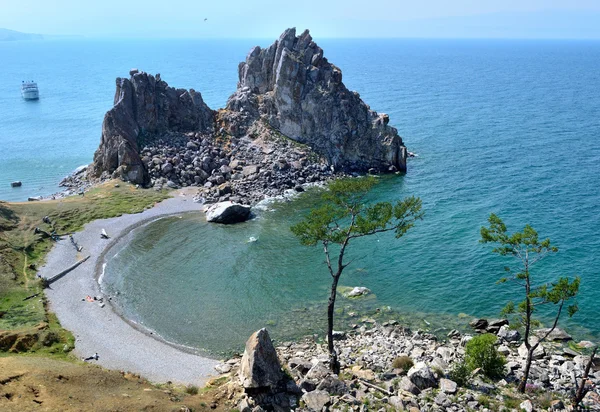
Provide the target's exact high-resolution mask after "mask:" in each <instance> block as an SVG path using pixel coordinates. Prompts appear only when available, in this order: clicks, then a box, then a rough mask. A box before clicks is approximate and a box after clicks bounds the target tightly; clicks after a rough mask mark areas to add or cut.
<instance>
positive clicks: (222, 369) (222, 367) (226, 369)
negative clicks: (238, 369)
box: [215, 363, 231, 373]
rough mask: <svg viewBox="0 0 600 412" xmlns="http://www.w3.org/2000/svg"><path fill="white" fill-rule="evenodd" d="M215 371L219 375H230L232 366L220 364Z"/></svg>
mask: <svg viewBox="0 0 600 412" xmlns="http://www.w3.org/2000/svg"><path fill="white" fill-rule="evenodd" d="M215 370H216V371H217V372H219V373H229V372H231V365H228V364H227V363H219V364H218V365H217V366H215Z"/></svg>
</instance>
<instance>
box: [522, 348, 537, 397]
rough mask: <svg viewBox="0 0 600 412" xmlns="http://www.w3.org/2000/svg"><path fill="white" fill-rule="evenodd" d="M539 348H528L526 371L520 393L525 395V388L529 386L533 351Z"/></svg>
mask: <svg viewBox="0 0 600 412" xmlns="http://www.w3.org/2000/svg"><path fill="white" fill-rule="evenodd" d="M535 348H537V345H534V346H532V347H531V348H527V361H526V363H525V371H524V372H523V378H522V379H521V383H519V392H521V393H525V387H526V385H527V379H529V370H530V369H531V358H532V356H533V351H534V350H535Z"/></svg>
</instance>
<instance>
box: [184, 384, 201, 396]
mask: <svg viewBox="0 0 600 412" xmlns="http://www.w3.org/2000/svg"><path fill="white" fill-rule="evenodd" d="M185 393H187V394H188V395H198V387H197V386H196V385H189V386H186V387H185Z"/></svg>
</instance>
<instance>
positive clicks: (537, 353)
mask: <svg viewBox="0 0 600 412" xmlns="http://www.w3.org/2000/svg"><path fill="white" fill-rule="evenodd" d="M529 342H530V344H531V345H532V346H533V345H535V344H536V343H537V342H539V340H538V339H537V338H536V337H535V336H532V337H531V338H529ZM518 352H519V356H520V357H521V358H523V359H527V347H526V346H525V343H524V342H523V343H522V344H521V346H519V349H518ZM545 355H546V350H545V349H544V347H543V346H542V344H539V345H538V346H537V348H535V350H534V351H533V354H532V359H540V358H543V357H544V356H545Z"/></svg>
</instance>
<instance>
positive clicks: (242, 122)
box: [224, 29, 406, 171]
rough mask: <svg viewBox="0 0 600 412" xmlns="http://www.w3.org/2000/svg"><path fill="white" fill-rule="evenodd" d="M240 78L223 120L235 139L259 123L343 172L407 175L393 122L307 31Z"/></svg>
mask: <svg viewBox="0 0 600 412" xmlns="http://www.w3.org/2000/svg"><path fill="white" fill-rule="evenodd" d="M238 72H239V83H238V89H237V91H236V92H235V93H234V94H233V95H232V96H231V97H230V98H229V100H228V102H227V111H226V113H225V115H224V116H225V118H224V120H225V123H226V127H228V128H229V132H230V133H231V134H233V135H236V136H243V135H245V134H251V132H252V129H253V127H254V126H255V124H256V123H266V124H267V125H268V126H269V127H270V128H272V129H275V130H276V131H278V132H280V133H282V134H283V135H285V136H287V137H289V138H290V139H293V140H295V141H298V142H300V143H304V144H307V145H309V146H311V147H312V148H313V149H314V150H315V151H317V152H318V153H320V154H321V155H323V156H325V157H326V158H327V159H328V160H329V162H330V163H331V164H332V165H333V166H334V167H335V168H337V169H345V170H358V171H366V170H368V169H369V168H376V169H379V170H389V168H390V166H394V168H395V169H396V170H400V171H405V170H406V148H405V146H404V145H403V142H402V138H401V137H400V136H399V135H398V132H397V130H396V129H395V128H393V127H391V126H390V125H389V124H388V123H389V116H388V115H386V114H378V113H376V112H375V111H373V110H371V109H370V108H369V106H367V105H366V104H365V103H364V102H363V101H362V100H361V98H360V96H359V94H358V93H356V92H351V91H349V90H348V89H347V88H346V86H344V84H343V83H342V71H341V70H340V69H339V68H338V67H336V66H334V65H333V64H331V63H330V62H329V61H327V59H326V58H325V57H323V50H322V49H321V48H320V47H319V46H317V45H316V44H315V43H314V42H313V41H312V38H311V36H310V34H309V32H308V30H306V31H304V32H303V33H302V34H301V35H300V36H296V30H295V29H288V30H286V31H285V32H284V33H283V34H282V35H281V36H280V38H279V40H277V41H276V42H275V43H273V44H272V45H271V46H269V47H268V48H266V49H261V48H260V47H255V48H253V49H252V50H251V51H250V53H249V54H248V56H247V57H246V61H245V62H242V63H240V65H239V69H238ZM392 170H393V169H392Z"/></svg>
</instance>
